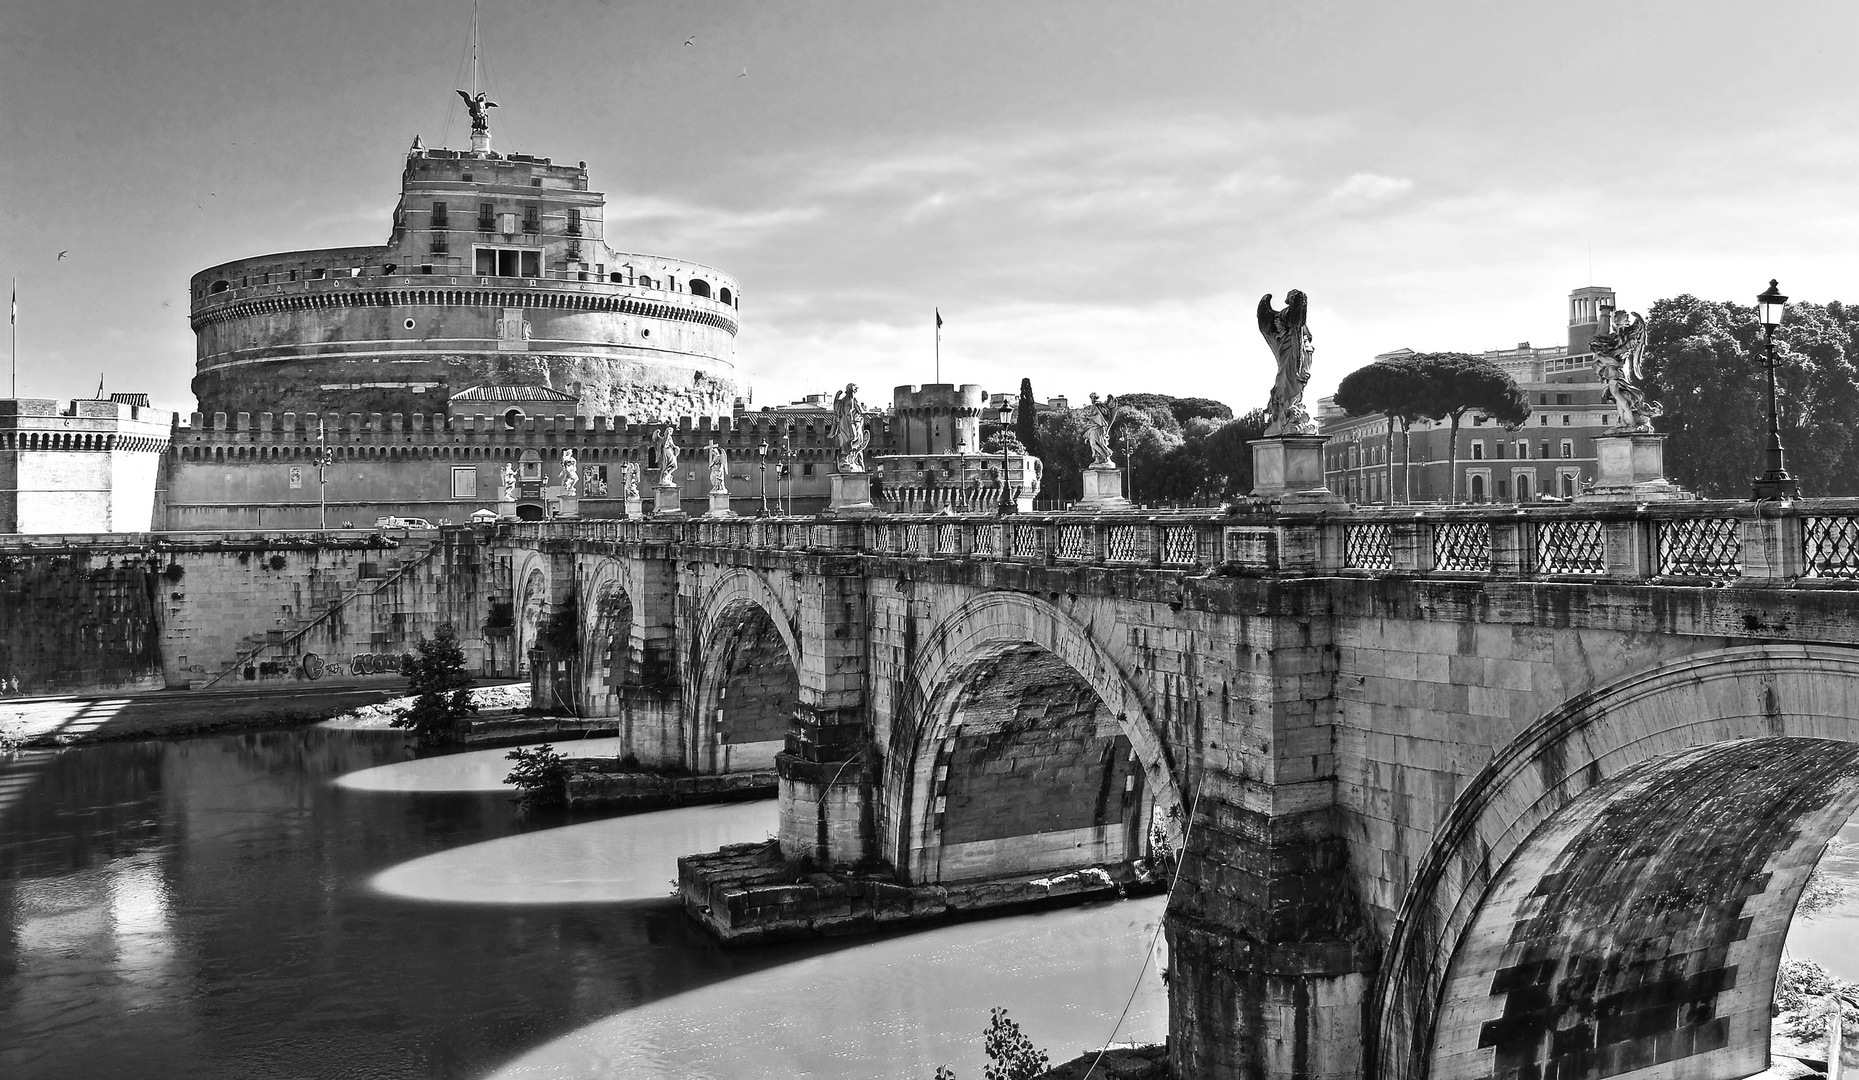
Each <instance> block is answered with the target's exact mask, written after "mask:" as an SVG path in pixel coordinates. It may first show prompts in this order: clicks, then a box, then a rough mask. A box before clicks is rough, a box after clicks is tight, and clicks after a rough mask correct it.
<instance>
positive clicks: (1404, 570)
mask: <svg viewBox="0 0 1859 1080" xmlns="http://www.w3.org/2000/svg"><path fill="white" fill-rule="evenodd" d="M503 528H506V529H509V530H511V536H512V538H514V539H517V540H531V541H540V540H543V539H548V538H561V539H573V540H586V541H604V542H612V543H647V542H651V543H673V544H696V545H705V546H716V547H732V548H755V549H773V550H808V551H819V552H832V553H838V554H863V555H871V556H876V557H890V558H913V559H946V558H961V559H993V560H1000V561H1006V562H1022V563H1034V564H1039V565H1061V566H1063V565H1075V566H1108V567H1137V568H1143V567H1146V568H1151V569H1164V570H1181V571H1194V572H1204V571H1208V570H1211V569H1213V568H1215V567H1220V566H1225V567H1229V568H1231V569H1234V570H1237V571H1240V572H1245V571H1259V572H1273V573H1290V574H1309V573H1325V574H1334V573H1341V574H1347V575H1400V576H1415V575H1425V576H1438V577H1464V576H1471V577H1497V578H1538V579H1548V580H1563V579H1566V580H1631V581H1648V580H1670V581H1682V582H1686V583H1693V584H1695V583H1698V582H1709V583H1717V584H1728V583H1733V582H1743V583H1756V582H1782V581H1787V582H1796V583H1800V582H1810V583H1811V582H1815V581H1825V582H1844V581H1853V580H1859V499H1814V500H1801V501H1797V502H1793V503H1788V504H1780V505H1778V504H1773V503H1750V502H1683V503H1665V504H1647V505H1643V506H1634V505H1624V506H1621V505H1606V506H1580V505H1576V506H1542V507H1467V508H1453V509H1447V508H1442V507H1427V508H1418V509H1416V508H1374V509H1360V510H1347V509H1344V510H1334V511H1325V512H1321V513H1310V514H1295V515H1294V514H1282V515H1274V514H1271V513H1269V512H1266V511H1264V510H1262V509H1260V508H1254V507H1243V508H1242V510H1241V512H1238V513H1230V514H1229V513H1219V512H1214V511H1178V512H1168V513H1155V514H1119V515H1110V514H1080V513H1049V514H1013V515H1009V516H1005V517H999V516H992V515H989V516H963V517H951V516H947V515H906V514H888V515H882V516H880V517H877V518H865V519H859V520H856V521H853V520H835V519H832V518H815V517H792V518H781V517H770V518H746V519H740V520H729V521H701V520H699V521H663V520H654V519H650V518H647V519H633V520H588V521H574V522H564V521H558V522H547V523H544V522H524V523H515V524H507V525H505V526H503Z"/></svg>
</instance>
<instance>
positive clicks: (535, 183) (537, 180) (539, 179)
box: [529, 176, 542, 187]
mask: <svg viewBox="0 0 1859 1080" xmlns="http://www.w3.org/2000/svg"><path fill="white" fill-rule="evenodd" d="M529 186H530V187H541V186H542V177H540V176H538V177H536V178H535V179H533V180H531V181H530V182H529Z"/></svg>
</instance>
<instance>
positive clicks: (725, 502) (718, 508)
mask: <svg viewBox="0 0 1859 1080" xmlns="http://www.w3.org/2000/svg"><path fill="white" fill-rule="evenodd" d="M704 516H705V517H707V518H726V517H735V516H736V512H735V511H734V510H731V509H730V508H729V492H727V491H713V492H711V493H710V509H709V511H708V512H706V513H705V514H704Z"/></svg>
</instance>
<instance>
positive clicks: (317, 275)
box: [310, 266, 323, 281]
mask: <svg viewBox="0 0 1859 1080" xmlns="http://www.w3.org/2000/svg"><path fill="white" fill-rule="evenodd" d="M310 280H311V281H321V280H323V268H322V267H320V266H319V267H317V268H316V269H314V270H312V271H310Z"/></svg>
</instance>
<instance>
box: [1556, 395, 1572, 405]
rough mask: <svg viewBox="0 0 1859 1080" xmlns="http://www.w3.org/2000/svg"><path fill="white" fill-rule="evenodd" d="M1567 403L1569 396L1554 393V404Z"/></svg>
mask: <svg viewBox="0 0 1859 1080" xmlns="http://www.w3.org/2000/svg"><path fill="white" fill-rule="evenodd" d="M1568 403H1569V396H1568V395H1567V394H1557V395H1556V404H1557V405H1567V404H1568Z"/></svg>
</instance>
